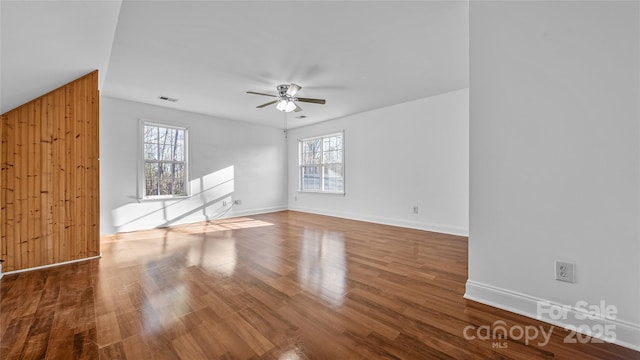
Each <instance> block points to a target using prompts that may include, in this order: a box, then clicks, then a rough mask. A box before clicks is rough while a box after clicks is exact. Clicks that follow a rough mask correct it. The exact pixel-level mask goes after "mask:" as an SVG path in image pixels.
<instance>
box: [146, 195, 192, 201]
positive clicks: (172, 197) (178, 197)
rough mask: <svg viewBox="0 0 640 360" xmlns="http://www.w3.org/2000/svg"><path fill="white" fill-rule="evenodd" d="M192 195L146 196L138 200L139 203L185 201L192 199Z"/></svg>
mask: <svg viewBox="0 0 640 360" xmlns="http://www.w3.org/2000/svg"><path fill="white" fill-rule="evenodd" d="M190 197H191V196H190V195H158V196H144V197H141V198H138V200H139V201H158V200H183V199H188V198H190Z"/></svg>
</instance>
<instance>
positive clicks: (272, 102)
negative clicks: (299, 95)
mask: <svg viewBox="0 0 640 360" xmlns="http://www.w3.org/2000/svg"><path fill="white" fill-rule="evenodd" d="M277 102H278V100H273V101H269V102H268V103H266V104H262V105H258V106H256V107H257V108H263V107H265V106H269V105H271V104H275V103H277Z"/></svg>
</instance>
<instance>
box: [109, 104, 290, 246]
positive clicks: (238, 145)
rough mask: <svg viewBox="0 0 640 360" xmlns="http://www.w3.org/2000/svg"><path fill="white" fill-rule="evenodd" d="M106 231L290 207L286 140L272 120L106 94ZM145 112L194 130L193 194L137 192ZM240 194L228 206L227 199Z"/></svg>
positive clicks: (147, 116) (191, 132)
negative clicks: (151, 196) (170, 196)
mask: <svg viewBox="0 0 640 360" xmlns="http://www.w3.org/2000/svg"><path fill="white" fill-rule="evenodd" d="M100 105H101V106H100V107H101V110H100V188H101V189H100V202H101V204H100V210H101V218H100V221H101V226H100V227H101V233H103V234H110V233H115V232H122V231H132V230H138V229H149V228H154V227H160V226H168V225H175V224H183V223H191V222H197V221H204V220H209V219H213V218H216V217H219V216H224V217H229V216H237V215H244V214H251V213H259V212H267V211H273V210H281V209H286V206H287V178H286V163H287V159H286V156H287V153H286V145H285V144H286V142H285V141H286V140H285V139H284V135H283V132H282V130H279V129H275V128H272V127H266V126H260V125H254V124H249V123H242V122H238V121H230V120H222V119H216V118H212V117H209V116H204V115H199V114H194V113H188V112H184V111H177V110H171V109H167V108H162V107H157V106H152V105H145V104H141V103H136V102H130V101H124V100H119V99H114V98H108V97H102V99H101V104H100ZM139 119H145V120H151V121H155V122H159V123H166V124H173V125H180V126H185V127H187V128H188V131H189V143H188V146H189V148H188V151H189V164H188V166H189V170H190V176H189V177H190V179H191V190H192V192H191V197H189V198H186V199H179V200H138V199H137V193H138V192H137V184H138V160H139V157H140V153H139V148H138V144H139V136H140V135H139V128H138V126H139ZM232 200H241V201H242V204H241V205H235V206H233V207H231V206H230V205H228V206H227V207H226V208H225V207H223V206H222V201H228V202H229V204H230V203H231V201H232Z"/></svg>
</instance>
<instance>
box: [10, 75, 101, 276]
mask: <svg viewBox="0 0 640 360" xmlns="http://www.w3.org/2000/svg"><path fill="white" fill-rule="evenodd" d="M98 118H99V94H98V71H97V70H96V71H94V72H92V73H90V74H87V75H85V76H83V77H81V78H79V79H77V80H75V81H73V82H71V83H69V84H67V85H65V86H63V87H61V88H58V89H56V90H54V91H52V92H50V93H48V94H46V95H44V96H42V97H40V98H38V99H35V100H33V101H31V102H29V103H27V104H24V105H22V106H20V107H18V108H16V109H14V110H11V111H9V112H7V113H5V114H3V115H1V118H0V120H1V121H2V125H1V127H0V134H1V137H2V147H1V150H0V157H1V159H2V161H1V164H2V175H1V176H0V204H1V208H0V213H1V219H0V235H1V237H0V259H2V260H4V261H5V262H4V263H3V266H2V271H3V272H9V271H15V270H21V269H27V268H32V267H37V266H43V265H49V264H54V263H59V262H65V261H71V260H78V259H83V258H87V257H92V256H97V255H99V254H100V229H99V219H100V214H99V206H100V205H99V195H100V194H99V183H98V181H99V163H98V154H99V143H98V135H99V133H98V130H99V129H98V124H99V123H98V121H99V119H98Z"/></svg>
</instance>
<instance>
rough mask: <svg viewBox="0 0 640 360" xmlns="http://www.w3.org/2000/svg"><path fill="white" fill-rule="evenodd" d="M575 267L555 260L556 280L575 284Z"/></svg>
mask: <svg viewBox="0 0 640 360" xmlns="http://www.w3.org/2000/svg"><path fill="white" fill-rule="evenodd" d="M575 276H576V265H575V264H570V263H567V262H562V261H558V260H556V280H559V281H566V282H570V283H574V282H575Z"/></svg>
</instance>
